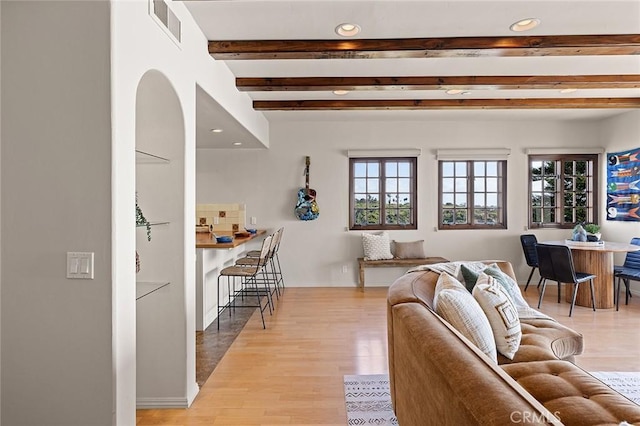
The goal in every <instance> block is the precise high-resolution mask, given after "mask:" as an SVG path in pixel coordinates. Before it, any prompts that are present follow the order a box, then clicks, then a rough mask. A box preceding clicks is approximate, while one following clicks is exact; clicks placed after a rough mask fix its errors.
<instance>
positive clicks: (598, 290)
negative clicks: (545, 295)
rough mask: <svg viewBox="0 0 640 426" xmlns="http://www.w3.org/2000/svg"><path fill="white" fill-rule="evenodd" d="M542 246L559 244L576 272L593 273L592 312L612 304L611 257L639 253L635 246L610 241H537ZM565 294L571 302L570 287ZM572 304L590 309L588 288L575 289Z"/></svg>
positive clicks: (612, 277) (610, 306)
mask: <svg viewBox="0 0 640 426" xmlns="http://www.w3.org/2000/svg"><path fill="white" fill-rule="evenodd" d="M541 243H542V244H555V245H563V246H567V247H569V249H571V257H572V258H573V265H574V268H575V270H576V272H585V273H589V274H594V275H595V276H596V277H595V278H594V280H593V287H594V293H595V302H596V309H609V308H613V307H614V305H615V303H614V302H615V300H614V280H615V276H614V272H613V254H614V253H626V252H630V251H637V250H640V246H637V245H635V244H627V243H617V242H612V241H595V242H579V241H570V240H560V241H541ZM570 286H571V290H570V291H567V292H566V294H565V300H566V301H567V302H569V303H571V297H572V294H573V285H571V284H570ZM576 305H579V306H587V307H591V293H590V291H589V287H588V286H578V294H577V296H576Z"/></svg>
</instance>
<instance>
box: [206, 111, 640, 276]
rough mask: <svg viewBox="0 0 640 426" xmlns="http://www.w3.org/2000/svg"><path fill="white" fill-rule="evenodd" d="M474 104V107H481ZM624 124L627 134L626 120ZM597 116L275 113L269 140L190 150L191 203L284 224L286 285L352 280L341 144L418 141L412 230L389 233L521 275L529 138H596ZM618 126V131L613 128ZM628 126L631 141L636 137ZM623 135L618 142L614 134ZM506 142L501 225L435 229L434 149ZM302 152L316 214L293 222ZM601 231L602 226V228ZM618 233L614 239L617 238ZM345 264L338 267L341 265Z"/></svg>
mask: <svg viewBox="0 0 640 426" xmlns="http://www.w3.org/2000/svg"><path fill="white" fill-rule="evenodd" d="M481 113H482V112H479V114H481ZM632 121H633V120H629V123H625V124H624V126H625V127H626V128H627V131H628V132H629V133H632V134H633V131H634V129H635V128H632V125H631V124H630V123H631V122H632ZM602 125H603V124H602V123H601V122H593V121H577V122H565V123H563V122H549V121H543V122H535V121H533V122H532V121H521V122H519V121H508V122H507V121H505V122H496V121H487V122H431V121H428V122H347V121H340V122H275V123H272V125H271V141H270V143H271V148H270V149H269V150H267V151H264V150H198V157H197V194H196V196H197V202H198V203H208V202H244V203H247V217H250V216H256V217H257V218H258V226H259V227H268V228H276V227H278V226H282V225H284V226H285V233H284V238H283V243H282V246H281V255H282V260H283V263H284V264H283V268H284V270H285V272H286V275H285V278H286V282H287V285H292V286H353V285H355V283H356V281H357V271H356V268H357V264H356V262H355V259H356V258H357V257H359V256H362V244H361V233H360V232H355V231H347V227H348V201H349V200H348V198H349V196H348V158H347V156H346V149H358V148H393V147H397V148H421V149H422V155H421V156H420V157H419V158H418V169H419V171H418V188H419V190H418V205H419V209H418V211H419V218H418V227H419V229H418V230H414V231H392V232H390V235H391V237H392V238H393V239H396V240H398V241H413V240H418V239H425V240H426V242H425V248H426V252H427V255H437V256H443V257H446V258H449V259H452V260H461V259H466V260H477V259H486V258H494V259H506V260H509V261H511V262H512V263H513V265H514V267H515V269H516V272H517V274H518V277H519V279H520V280H526V278H527V275H528V273H529V268H528V266H527V265H526V262H525V260H524V256H523V254H522V249H521V246H520V241H519V238H518V236H519V235H520V234H522V233H525V232H529V231H525V226H526V225H527V205H528V201H527V157H526V154H525V151H524V150H525V149H526V148H531V147H552V148H556V147H560V146H565V147H571V148H576V147H603V148H604V147H605V143H606V140H603V138H601V137H600V136H599V132H598V129H599V128H600V127H601V126H602ZM622 133H624V131H622ZM638 136H639V132H638V131H637V129H635V136H631V138H632V139H633V140H636V141H637V140H640V138H638ZM621 144H622V142H621ZM465 147H469V148H480V147H487V148H510V149H511V155H510V157H509V160H508V170H507V172H508V182H509V184H508V206H507V207H508V229H507V230H467V231H463V230H460V231H455V230H453V231H437V232H436V231H435V230H434V228H435V227H436V226H437V161H436V159H435V156H434V150H435V149H437V148H465ZM305 155H309V156H311V180H310V183H311V187H312V188H314V189H316V190H317V192H318V198H317V201H318V204H319V206H320V217H319V218H318V219H317V220H315V221H310V222H302V221H299V220H297V219H296V218H295V216H294V215H293V208H294V205H295V201H296V192H297V189H298V188H299V187H300V186H303V185H304V178H303V175H302V171H303V168H304V156H305ZM566 232H567V231H566V230H535V231H534V232H533V233H535V234H536V235H537V236H538V239H539V240H553V239H562V238H564V237H565V236H566ZM604 232H605V236H608V234H607V233H606V232H608V231H607V230H606V228H605V230H604ZM626 239H627V238H623V240H626ZM343 265H347V266H348V272H347V273H346V274H345V273H342V266H343ZM399 273H402V270H400V269H397V270H395V269H392V270H388V269H386V268H385V269H369V270H367V277H366V280H367V285H375V284H378V285H388V284H389V283H390V282H391V280H393V279H394V278H395V277H397V275H398V274H399Z"/></svg>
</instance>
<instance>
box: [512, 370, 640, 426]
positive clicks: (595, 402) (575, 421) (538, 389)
mask: <svg viewBox="0 0 640 426" xmlns="http://www.w3.org/2000/svg"><path fill="white" fill-rule="evenodd" d="M502 368H503V369H504V371H506V372H507V374H509V375H510V376H511V377H512V378H514V379H515V380H516V382H518V384H519V385H520V386H522V387H523V388H525V389H526V390H527V391H528V392H529V393H530V394H531V395H533V397H534V398H536V399H537V400H538V401H540V402H541V403H542V405H544V406H545V408H547V409H548V410H549V411H551V412H552V413H553V414H554V415H555V416H556V417H557V418H558V419H559V420H560V421H561V422H562V423H563V424H565V425H567V426H570V425H576V426H577V425H579V426H590V425H605V424H616V425H617V424H619V423H620V419H624V420H626V421H627V422H628V423H630V424H640V423H639V422H640V407H638V406H637V405H636V404H634V403H633V402H632V401H631V400H629V399H627V398H626V397H625V396H623V395H621V394H619V393H618V392H616V391H614V390H612V389H611V388H610V387H608V386H607V385H605V384H604V383H602V382H601V381H600V380H598V379H596V378H595V377H593V376H591V375H590V374H589V373H587V372H586V371H584V370H582V369H581V368H579V367H577V366H575V365H574V364H572V363H570V362H565V361H558V360H556V361H531V362H523V363H517V364H509V365H504V366H502Z"/></svg>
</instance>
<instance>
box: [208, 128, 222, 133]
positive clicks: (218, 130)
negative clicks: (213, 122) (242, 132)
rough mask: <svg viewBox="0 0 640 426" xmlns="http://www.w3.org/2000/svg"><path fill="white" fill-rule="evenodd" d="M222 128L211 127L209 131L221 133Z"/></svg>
mask: <svg viewBox="0 0 640 426" xmlns="http://www.w3.org/2000/svg"><path fill="white" fill-rule="evenodd" d="M223 131H224V130H222V129H211V130H210V132H211V133H222V132H223Z"/></svg>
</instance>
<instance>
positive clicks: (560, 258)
mask: <svg viewBox="0 0 640 426" xmlns="http://www.w3.org/2000/svg"><path fill="white" fill-rule="evenodd" d="M536 253H537V254H538V271H539V272H540V276H541V277H542V289H541V290H540V299H539V300H538V309H540V305H541V304H542V298H543V296H544V290H545V288H546V286H547V280H551V281H555V282H557V283H558V303H560V289H561V283H568V284H573V285H574V289H573V297H572V299H571V308H569V316H571V314H572V313H573V307H574V306H575V304H576V296H577V294H578V286H579V285H580V284H581V283H584V282H587V281H588V282H589V287H590V289H591V306H592V307H593V310H594V311H595V310H596V299H595V295H594V292H593V279H594V278H595V277H596V276H595V275H593V274H587V273H584V272H576V270H575V268H574V266H573V257H572V256H571V250H570V249H569V247H567V246H561V245H554V244H536Z"/></svg>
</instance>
